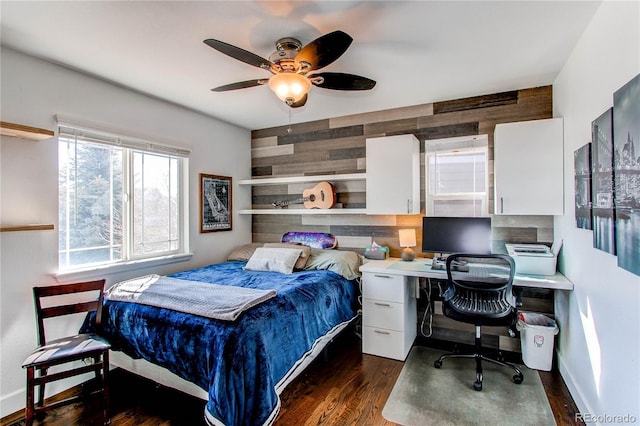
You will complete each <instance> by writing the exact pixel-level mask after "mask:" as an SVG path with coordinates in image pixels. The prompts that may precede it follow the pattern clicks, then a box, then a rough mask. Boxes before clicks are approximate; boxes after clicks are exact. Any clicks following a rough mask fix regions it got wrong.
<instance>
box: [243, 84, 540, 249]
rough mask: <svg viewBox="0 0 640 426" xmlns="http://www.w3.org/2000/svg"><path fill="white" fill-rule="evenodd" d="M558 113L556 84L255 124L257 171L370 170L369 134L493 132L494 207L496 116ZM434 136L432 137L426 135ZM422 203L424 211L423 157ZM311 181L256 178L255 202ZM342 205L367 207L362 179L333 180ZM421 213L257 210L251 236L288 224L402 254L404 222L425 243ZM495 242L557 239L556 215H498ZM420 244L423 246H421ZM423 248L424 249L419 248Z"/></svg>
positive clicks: (285, 196)
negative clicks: (265, 125)
mask: <svg viewBox="0 0 640 426" xmlns="http://www.w3.org/2000/svg"><path fill="white" fill-rule="evenodd" d="M551 117H552V90H551V86H545V87H536V88H529V89H522V90H514V91H509V92H504V93H495V94H489V95H485V96H476V97H472V98H464V99H454V100H448V101H443V102H434V103H430V104H424V105H417V106H412V107H404V108H396V109H390V110H384V111H378V112H370V113H365V114H357V115H350V116H344V117H336V118H330V119H326V120H319V121H312V122H307V123H300V124H295V125H291V126H280V127H272V128H267V129H260V130H254V131H253V132H252V177H255V178H258V177H285V176H310V175H325V174H342V173H362V172H365V171H366V160H365V156H366V152H365V146H366V142H365V141H366V138H368V137H378V136H389V135H397V134H406V133H413V134H415V135H416V137H417V138H418V139H419V140H420V150H421V152H423V153H424V146H425V141H428V140H430V139H439V138H446V137H456V136H467V135H478V134H487V135H488V136H489V160H490V162H489V170H490V177H489V181H490V182H491V187H490V188H489V193H490V194H491V195H490V197H489V198H490V199H489V206H490V207H489V208H490V212H492V211H493V130H494V127H495V125H496V124H498V123H507V122H513V121H526V120H537V119H545V118H551ZM427 143H428V142H427ZM421 161H422V165H421V185H422V187H423V188H422V189H421V206H422V215H423V214H424V206H425V200H424V157H423V158H422V160H421ZM312 186H313V184H312V183H310V184H289V185H267V186H255V187H253V189H252V208H254V209H257V208H268V207H269V206H270V204H271V203H272V202H274V201H279V200H292V199H295V198H298V197H299V196H300V195H301V194H302V191H303V190H304V189H305V188H310V187H312ZM335 187H336V192H337V202H338V203H339V207H342V208H361V209H362V208H365V207H366V202H365V199H366V197H365V195H366V192H365V191H366V186H365V182H364V181H346V182H335ZM422 215H408V216H404V215H400V216H367V215H254V216H253V241H254V242H274V241H279V240H280V237H281V236H282V234H283V233H285V232H287V231H314V232H330V233H332V234H334V235H335V236H336V237H337V238H338V243H339V247H340V248H342V249H349V250H356V251H359V252H363V249H364V247H365V246H367V245H369V244H371V242H372V241H373V240H375V241H376V242H378V243H379V244H383V245H389V246H390V247H391V255H392V256H399V255H400V250H401V249H400V247H399V244H398V229H400V228H415V229H416V230H417V237H418V246H420V245H421V244H422V243H421V232H420V231H421V217H422ZM493 239H494V248H496V249H499V248H500V247H503V243H504V242H522V243H525V242H552V240H553V218H552V217H547V216H493ZM418 248H419V247H418ZM418 255H419V256H420V255H421V254H420V253H418Z"/></svg>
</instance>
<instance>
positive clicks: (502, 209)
mask: <svg viewBox="0 0 640 426" xmlns="http://www.w3.org/2000/svg"><path fill="white" fill-rule="evenodd" d="M500 213H504V198H502V197H500Z"/></svg>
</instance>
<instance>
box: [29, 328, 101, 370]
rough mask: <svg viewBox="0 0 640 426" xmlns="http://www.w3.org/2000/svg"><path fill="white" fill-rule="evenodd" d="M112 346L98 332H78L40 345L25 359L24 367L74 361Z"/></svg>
mask: <svg viewBox="0 0 640 426" xmlns="http://www.w3.org/2000/svg"><path fill="white" fill-rule="evenodd" d="M110 348H111V345H110V344H109V342H107V341H106V340H105V339H104V338H102V337H101V336H98V335H97V334H93V333H91V334H77V335H75V336H70V337H65V338H62V339H56V340H51V341H49V342H47V344H46V345H43V346H39V347H38V348H37V349H35V350H34V351H33V352H32V353H31V355H29V356H28V357H27V359H25V360H24V362H23V363H22V368H28V367H34V366H39V365H44V364H55V363H56V362H67V361H73V360H75V359H80V358H83V357H85V356H90V355H92V354H97V353H100V352H104V351H105V350H108V349H110Z"/></svg>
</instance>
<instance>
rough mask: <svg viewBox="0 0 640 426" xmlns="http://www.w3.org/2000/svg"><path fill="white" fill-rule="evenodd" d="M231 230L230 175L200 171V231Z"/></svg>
mask: <svg viewBox="0 0 640 426" xmlns="http://www.w3.org/2000/svg"><path fill="white" fill-rule="evenodd" d="M216 231H231V177H228V176H217V175H207V174H204V173H200V232H201V233H202V232H216Z"/></svg>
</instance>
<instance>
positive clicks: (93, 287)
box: [33, 280, 105, 345]
mask: <svg viewBox="0 0 640 426" xmlns="http://www.w3.org/2000/svg"><path fill="white" fill-rule="evenodd" d="M104 284H105V280H98V281H88V282H81V283H73V284H59V285H52V286H45V287H34V288H33V300H34V303H35V306H36V321H37V323H38V324H37V325H38V343H39V344H40V345H44V344H45V343H46V342H47V339H46V336H45V327H44V320H45V319H47V318H52V317H59V316H62V315H70V314H77V313H82V312H96V315H95V324H96V327H98V328H99V327H100V322H101V318H102V300H103V295H104ZM89 292H91V293H89ZM93 292H97V294H95V293H93ZM68 294H74V295H75V294H82V296H83V298H84V299H85V300H84V301H75V299H76V298H75V297H74V302H73V303H64V304H62V300H61V299H58V298H55V297H54V298H53V299H51V302H50V301H49V300H47V303H42V302H43V299H45V298H48V297H53V296H64V295H68ZM45 305H46V306H45Z"/></svg>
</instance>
